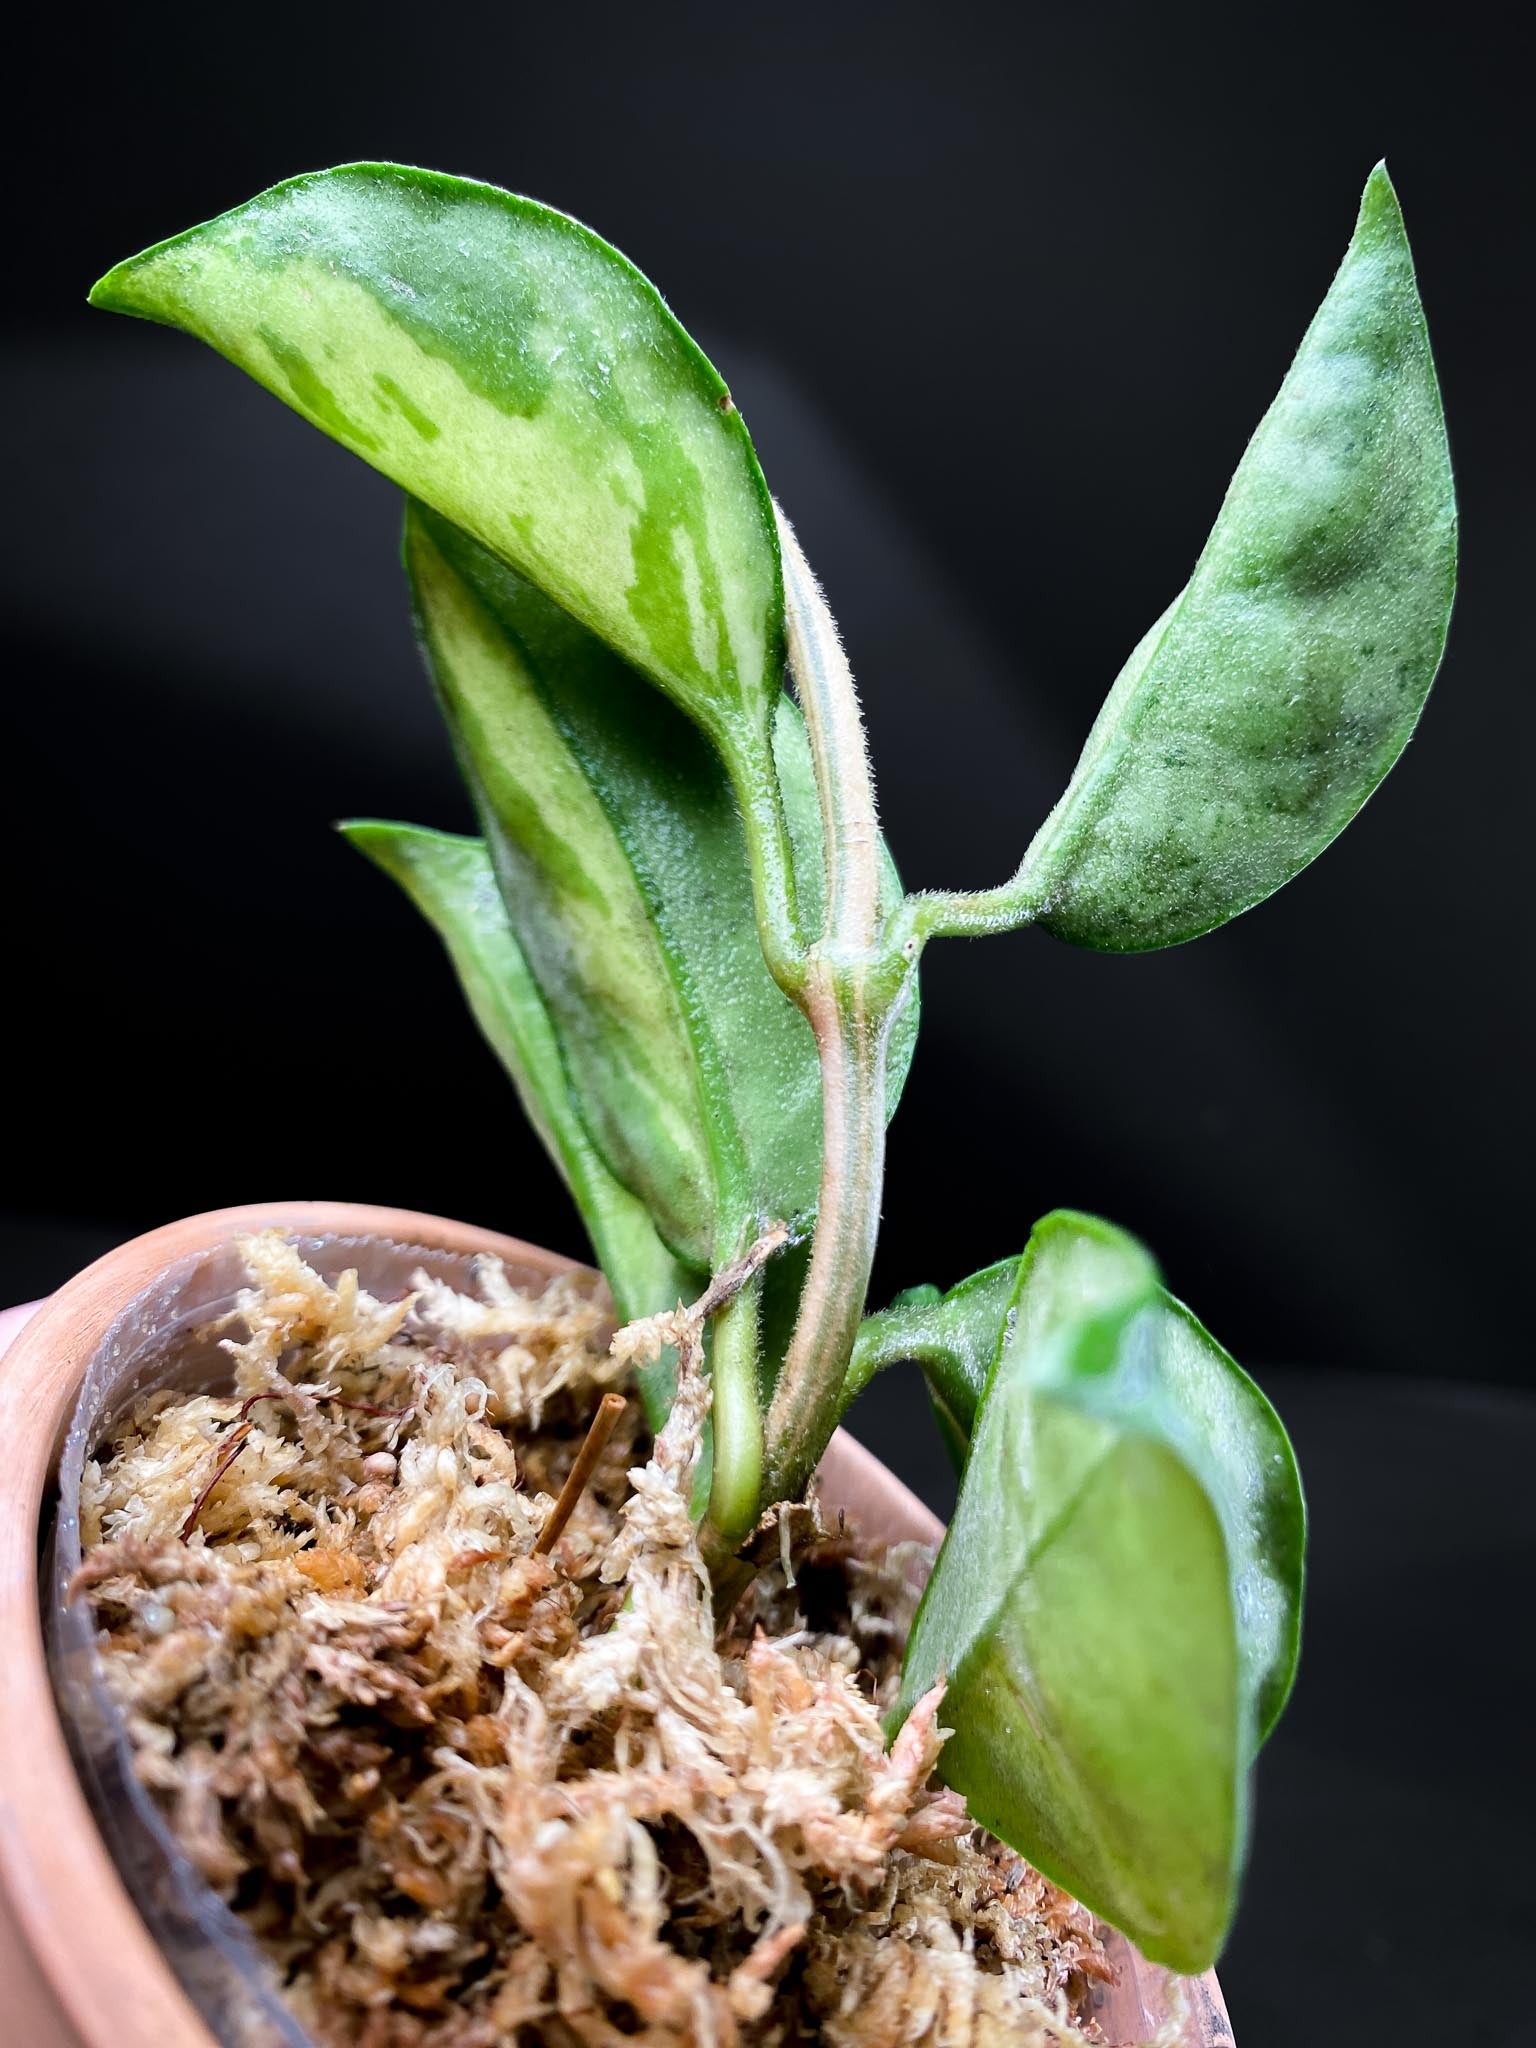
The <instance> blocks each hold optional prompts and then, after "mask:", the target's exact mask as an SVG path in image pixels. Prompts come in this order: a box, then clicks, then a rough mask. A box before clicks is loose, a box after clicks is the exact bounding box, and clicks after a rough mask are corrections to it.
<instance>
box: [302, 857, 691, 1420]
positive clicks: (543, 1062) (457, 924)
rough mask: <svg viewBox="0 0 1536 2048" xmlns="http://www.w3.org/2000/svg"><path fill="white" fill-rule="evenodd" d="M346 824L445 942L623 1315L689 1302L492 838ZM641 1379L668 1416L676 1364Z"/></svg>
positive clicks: (684, 1273)
mask: <svg viewBox="0 0 1536 2048" xmlns="http://www.w3.org/2000/svg"><path fill="white" fill-rule="evenodd" d="M341 830H342V832H343V833H344V834H345V835H346V837H347V838H348V839H349V840H350V841H351V843H352V844H353V845H354V846H355V847H357V848H358V850H359V851H360V852H362V853H365V854H367V856H368V858H369V859H370V860H371V861H373V862H374V863H375V864H376V865H377V866H378V867H380V868H382V869H383V870H384V872H385V874H387V875H389V876H390V877H391V878H392V879H393V880H394V881H396V882H398V883H399V884H400V886H401V888H402V889H403V890H404V891H405V893H406V894H407V895H408V896H409V897H410V899H411V901H412V902H413V903H414V904H415V905H416V907H417V909H418V910H420V912H421V913H422V915H423V917H425V918H426V920H427V922H428V923H429V924H430V925H431V926H432V928H433V930H434V931H435V932H436V933H437V935H438V937H439V938H440V939H441V940H442V942H443V945H444V948H445V949H446V951H447V953H448V957H449V959H450V960H451V961H452V962H453V968H454V972H455V973H456V974H457V976H458V979H459V986H460V988H461V989H462V990H463V991H464V997H465V1000H466V1002H467V1003H468V1004H469V1007H470V1011H471V1014H472V1015H473V1017H474V1019H475V1022H476V1023H477V1024H478V1025H479V1027H480V1030H481V1032H482V1034H483V1035H484V1037H485V1039H486V1041H487V1042H488V1043H489V1045H490V1046H491V1048H492V1050H493V1051H494V1052H495V1054H496V1056H497V1057H498V1059H499V1060H500V1061H501V1063H502V1065H503V1066H504V1067H505V1068H506V1070H507V1073H508V1075H509V1077H510V1078H511V1081H512V1085H513V1087H514V1088H515V1089H516V1090H517V1096H518V1100H519V1102H520V1103H521V1104H522V1106H523V1111H524V1114H525V1115H526V1116H527V1118H528V1121H529V1122H530V1123H531V1124H532V1125H533V1127H534V1129H535V1130H536V1131H537V1132H538V1134H539V1137H540V1138H541V1139H542V1141H543V1144H544V1147H545V1150H546V1151H547V1152H548V1153H549V1155H550V1157H551V1158H552V1159H553V1160H554V1161H555V1164H556V1165H557V1166H558V1167H559V1169H560V1172H561V1174H562V1176H563V1178H564V1180H565V1183H566V1185H567V1186H568V1187H569V1188H570V1190H571V1193H572V1196H573V1197H574V1199H575V1201H576V1204H577V1206H578V1208H579V1209H580V1211H581V1216H582V1221H583V1222H584V1223H585V1224H586V1226H587V1230H588V1232H589V1233H590V1235H591V1238H592V1249H593V1251H594V1252H595V1253H596V1255H597V1262H598V1264H599V1266H600V1267H601V1268H602V1271H603V1273H604V1275H605V1276H606V1278H607V1281H608V1284H609V1286H610V1288H611V1289H612V1291H613V1298H614V1303H615V1305H616V1307H617V1309H618V1312H619V1314H620V1315H621V1316H622V1317H623V1318H624V1319H625V1320H626V1321H629V1320H631V1319H632V1318H634V1317H636V1316H647V1315H655V1314H656V1312H657V1311H658V1310H660V1309H665V1308H671V1307H673V1306H674V1305H675V1304H676V1303H677V1302H679V1301H682V1300H691V1299H692V1297H693V1296H694V1295H695V1294H697V1293H698V1292H699V1290H700V1288H701V1287H702V1285H703V1278H702V1276H701V1275H700V1274H699V1273H698V1272H696V1271H694V1270H692V1269H690V1268H688V1267H686V1266H683V1265H680V1264H679V1262H678V1261H677V1260H676V1259H675V1258H674V1257H673V1256H672V1254H671V1253H670V1252H669V1251H668V1250H667V1248H666V1246H665V1245H664V1244H663V1243H662V1241H661V1239H660V1237H658V1235H657V1233H656V1226H655V1224H654V1223H653V1222H652V1221H651V1217H650V1212H649V1211H648V1210H647V1209H646V1207H645V1205H644V1203H642V1202H640V1201H638V1200H637V1199H636V1198H635V1196H633V1195H632V1194H630V1192H629V1191H628V1189H627V1188H625V1187H623V1186H621V1185H620V1183H619V1182H618V1181H617V1180H615V1178H614V1177H613V1175H612V1174H611V1173H610V1172H609V1170H608V1168H607V1166H606V1165H605V1164H604V1163H603V1160H602V1158H601V1157H600V1155H599V1153H598V1151H597V1148H596V1147H595V1146H594V1145H593V1143H592V1141H591V1139H590V1138H589V1137H588V1135H587V1129H586V1125H585V1123H584V1122H583V1120H582V1118H581V1117H580V1115H579V1114H578V1113H577V1111H576V1108H575V1106H574V1104H573V1103H572V1101H571V1095H570V1087H569V1083H568V1081H567V1077H566V1072H565V1067H564V1065H563V1063H562V1061H561V1057H560V1042H559V1039H558V1037H557V1036H556V1033H555V1030H554V1027H553V1025H552V1024H551V1022H550V1019H549V1013H548V1011H547V1010H546V1009H545V1007H544V1002H543V998H542V997H541V996H540V994H539V989H538V984H537V983H536V982H535V980H534V978H533V976H532V974H531V973H530V972H529V969H528V963H527V961H526V960H525V959H524V958H523V955H522V952H521V949H520V948H519V946H518V943H517V940H516V939H515V938H514V937H513V935H512V930H511V927H510V925H509V924H508V922H507V915H506V911H505V910H504V908H503V907H502V901H501V895H500V892H499V890H498V889H497V887H496V877H495V874H494V872H493V870H492V867H491V861H490V856H489V854H488V853H487V852H486V848H485V842H484V841H483V840H480V839H464V838H460V837H459V836H458V835H456V834H454V833H449V832H429V831H426V830H424V829H423V828H422V827H420V826H417V825H394V824H387V823H385V822H383V821H382V820H379V819H374V818H357V819H353V820H351V821H349V822H348V823H347V824H345V825H343V826H342V827H341ZM642 1386H643V1389H644V1392H645V1394H646V1406H647V1409H648V1410H649V1412H650V1413H651V1415H652V1419H653V1421H655V1422H657V1423H659V1422H660V1421H662V1420H664V1419H665V1405H664V1397H665V1399H670V1387H671V1373H670V1369H669V1368H668V1367H655V1366H653V1367H651V1368H649V1369H648V1370H647V1369H645V1368H642Z"/></svg>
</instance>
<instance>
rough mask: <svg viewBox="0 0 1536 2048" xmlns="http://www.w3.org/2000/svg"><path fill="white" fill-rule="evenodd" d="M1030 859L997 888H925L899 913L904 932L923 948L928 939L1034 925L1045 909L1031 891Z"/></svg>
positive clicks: (979, 935) (976, 935)
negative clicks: (1028, 870) (1028, 872)
mask: <svg viewBox="0 0 1536 2048" xmlns="http://www.w3.org/2000/svg"><path fill="white" fill-rule="evenodd" d="M1027 868H1028V858H1027V856H1026V859H1025V860H1024V861H1023V862H1022V863H1021V864H1020V866H1019V868H1018V871H1017V872H1016V873H1015V874H1014V875H1013V876H1012V877H1011V878H1010V879H1009V880H1008V881H1006V882H1003V883H1001V884H1000V885H999V886H998V887H997V888H995V889H970V890H965V891H959V890H952V889H924V890H921V891H920V892H919V893H918V894H917V895H915V896H909V897H908V898H907V900H906V902H905V904H904V905H903V906H902V909H901V912H900V913H899V923H900V925H901V927H902V929H903V930H904V931H905V932H906V933H907V934H909V935H910V937H911V938H913V939H915V940H916V942H917V945H918V946H919V947H921V946H922V945H923V943H924V942H925V941H926V940H928V939H938V938H945V939H952V938H986V937H989V936H990V935H991V934H992V933H993V932H1011V931H1017V930H1018V929H1019V927H1020V926H1021V925H1027V924H1033V923H1034V921H1035V919H1036V918H1037V917H1038V916H1039V915H1040V912H1041V910H1042V909H1043V908H1044V907H1045V906H1044V905H1043V904H1042V903H1041V901H1040V899H1039V897H1038V896H1037V895H1036V894H1035V893H1034V892H1033V891H1032V890H1031V888H1030V886H1029V878H1028V874H1027V872H1026V870H1027Z"/></svg>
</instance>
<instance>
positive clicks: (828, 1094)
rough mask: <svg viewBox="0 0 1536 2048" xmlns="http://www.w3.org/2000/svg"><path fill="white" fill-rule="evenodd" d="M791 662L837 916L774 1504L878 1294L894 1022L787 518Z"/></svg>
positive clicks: (812, 617) (831, 1410)
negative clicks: (815, 1177)
mask: <svg viewBox="0 0 1536 2048" xmlns="http://www.w3.org/2000/svg"><path fill="white" fill-rule="evenodd" d="M778 518H779V539H780V546H781V548H782V552H783V558H784V601H785V611H786V620H787V626H788V636H789V657H790V665H791V668H792V670H793V673H794V678H795V686H796V690H797V692H798V694H799V698H800V707H801V710H802V711H803V712H804V714H805V725H806V734H807V737H808V739H809V741H810V748H811V759H812V762H813V764H814V767H815V771H816V788H817V793H818V796H819V798H820V804H821V814H822V829H823V836H824V845H825V850H826V862H827V917H826V926H825V929H824V931H823V933H822V936H821V938H820V939H819V940H818V941H817V943H816V944H815V945H814V946H813V947H812V948H811V952H810V956H809V959H808V962H807V968H806V980H805V988H804V990H803V992H802V994H801V996H800V998H799V1000H800V1003H801V1007H802V1008H803V1009H804V1011H805V1014H806V1016H807V1018H808V1019H809V1020H810V1024H811V1028H812V1030H813V1031H814V1032H815V1034H816V1045H817V1050H818V1053H819V1055H820V1059H821V1088H822V1168H821V1191H820V1197H819V1200H818V1204H817V1212H816V1235H815V1239H814V1242H813V1244H812V1248H811V1262H810V1268H809V1271H808V1272H807V1275H806V1281H805V1289H804V1292H803V1294H802V1295H801V1299H800V1311H799V1315H798V1317H797V1319H796V1322H795V1328H794V1333H793V1335H792V1337H791V1339H790V1344H789V1349H788V1351H787V1352H786V1354H785V1357H784V1363H783V1366H782V1367H781V1369H780V1373H779V1380H778V1386H777V1388H776V1390H775V1393H774V1397H773V1402H772V1405H771V1407H770V1409H769V1413H768V1426H767V1443H766V1446H765V1456H764V1481H765V1484H764V1487H763V1495H764V1499H765V1500H766V1501H773V1500H779V1499H785V1498H794V1497H795V1496H797V1495H798V1494H800V1493H801V1492H803V1491H804V1489H805V1487H806V1485H807V1484H808V1483H809V1480H810V1477H811V1474H812V1472H813V1471H814V1470H815V1468H816V1464H817V1461H818V1460H819V1458H820V1456H821V1453H822V1452H823V1450H825V1448H826V1445H827V1442H828V1440H829V1438H830V1437H831V1434H832V1431H833V1429H834V1428H835V1427H836V1423H837V1414H838V1396H839V1392H840V1390H841V1387H842V1382H843V1376H844V1373H845V1371H846V1369H847V1364H848V1359H849V1357H850V1355H851V1353H852V1350H853V1341H854V1338H855V1336H856V1334H857V1332H858V1326H859V1316H860V1314H861V1312H862V1310H863V1307H864V1297H865V1294H866V1293H867V1291H868V1287H869V1272H870V1266H871V1264H872V1262H873V1259H874V1251H875V1234H876V1230H877V1228H878V1225H879V1217H880V1191H881V1186H882V1183H883V1180H884V1173H885V1036H886V1033H885V1024H886V1019H887V1017H888V1015H889V1012H890V1008H891V1004H892V1001H893V992H886V991H884V990H882V992H881V994H880V996H879V997H878V998H877V997H876V996H875V993H874V988H873V983H874V969H875V966H876V964H877V961H878V959H879V957H880V956H879V955H878V954H877V950H876V948H877V941H878V939H879V936H880V833H879V825H878V821H877V819H876V815H875V792H874V784H873V782H872V780H871V777H870V770H869V755H868V751H867V749H866V746H865V741H864V721H863V716H862V714H861V712H860V709H859V699H858V692H857V690H856V689H855V688H854V682H853V675H852V672H851V671H850V669H849V666H848V660H847V657H846V655H845V654H844V652H843V648H842V643H841V641H840V640H839V638H838V634H837V628H836V626H835V625H834V623H833V621H832V615H831V613H830V611H829V610H828V608H827V603H826V599H825V598H824V597H823V596H822V593H821V590H820V588H819V587H818V585H817V583H816V579H815V578H814V576H812V574H811V572H810V568H809V566H808V565H807V563H806V560H805V556H804V555H803V554H802V552H801V549H800V544H799V542H798V540H796V538H795V534H794V530H793V528H792V527H791V526H790V524H789V522H788V520H787V519H785V517H784V515H783V513H782V512H781V513H779V515H778Z"/></svg>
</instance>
